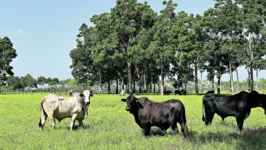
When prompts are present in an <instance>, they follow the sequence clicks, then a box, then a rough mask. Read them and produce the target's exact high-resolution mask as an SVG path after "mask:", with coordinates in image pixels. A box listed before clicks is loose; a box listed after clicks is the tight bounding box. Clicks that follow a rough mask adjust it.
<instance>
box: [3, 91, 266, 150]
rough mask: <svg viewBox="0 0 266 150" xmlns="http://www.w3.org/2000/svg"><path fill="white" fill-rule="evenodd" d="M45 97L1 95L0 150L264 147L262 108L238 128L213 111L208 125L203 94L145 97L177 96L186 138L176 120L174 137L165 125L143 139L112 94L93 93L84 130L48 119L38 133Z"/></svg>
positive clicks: (265, 129) (265, 130) (265, 128)
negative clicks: (182, 109) (163, 129)
mask: <svg viewBox="0 0 266 150" xmlns="http://www.w3.org/2000/svg"><path fill="white" fill-rule="evenodd" d="M44 95H45V94H38V93H35V94H15V95H11V94H10V95H0V149H4V150H6V149H12V150H15V149H27V150H28V149H49V150H50V149H56V150H57V149H71V150H73V149H110V150H112V149H115V150H117V149H122V150H126V149H133V150H135V149H136V150H139V149H146V150H152V149H159V150H166V149H184V150H188V149H206V150H211V149H222V150H229V149H252V150H254V149H266V140H265V139H266V116H265V115H264V111H263V109H261V108H256V109H252V112H251V115H250V117H249V118H247V119H246V120H245V123H244V130H243V131H242V132H240V131H239V130H238V128H237V126H236V121H235V119H234V118H233V117H228V118H226V119H225V122H222V121H221V118H220V117H219V116H217V115H215V117H214V120H213V123H212V125H211V126H208V127H206V126H205V125H204V123H203V122H202V120H201V116H202V107H201V106H202V105H201V102H202V96H174V95H169V96H156V95H149V96H148V97H149V98H150V99H152V100H154V101H164V100H167V99H170V98H177V99H180V100H181V101H182V102H183V103H184V105H185V108H186V117H187V126H188V130H189V134H190V136H189V138H187V139H185V138H184V137H183V135H182V134H181V131H180V126H179V124H178V127H179V131H180V132H179V134H178V135H172V134H171V129H170V128H169V129H168V130H167V134H166V135H164V136H162V135H161V134H160V130H159V129H158V128H156V127H153V128H152V135H151V136H150V137H148V138H147V137H144V136H143V135H142V133H141V129H140V128H139V126H138V125H137V124H136V123H135V121H134V118H133V116H132V115H131V114H129V113H128V112H127V111H126V110H125V107H126V103H123V102H121V101H120V99H121V98H122V97H120V96H116V95H97V94H96V95H94V97H92V100H91V104H90V106H89V117H88V118H87V119H85V120H84V124H85V126H86V128H85V129H83V128H77V130H75V131H72V132H71V131H69V124H70V119H64V120H63V121H61V122H60V123H59V122H58V121H57V122H56V129H51V128H50V127H49V121H48V120H47V122H46V124H45V127H44V131H40V129H39V127H38V123H39V117H40V112H39V109H40V108H39V106H40V100H41V98H42V97H43V96H44ZM137 97H140V96H137ZM76 125H78V124H77V122H76Z"/></svg>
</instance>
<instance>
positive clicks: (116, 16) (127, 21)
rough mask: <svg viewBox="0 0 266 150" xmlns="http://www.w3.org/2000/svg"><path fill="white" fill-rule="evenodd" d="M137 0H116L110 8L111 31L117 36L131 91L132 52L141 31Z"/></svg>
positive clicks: (140, 7) (140, 16) (139, 8)
mask: <svg viewBox="0 0 266 150" xmlns="http://www.w3.org/2000/svg"><path fill="white" fill-rule="evenodd" d="M142 5H145V4H141V3H137V0H117V1H116V6H115V7H114V8H112V9H111V14H110V15H111V20H112V24H113V31H115V32H116V35H117V37H118V46H119V48H118V49H119V52H120V53H121V54H122V55H123V58H124V60H126V63H127V73H128V75H127V76H128V89H129V91H132V61H133V60H132V53H131V52H130V51H131V46H132V45H134V42H135V40H136V36H137V35H138V33H139V32H140V31H141V27H142V26H141V25H142V24H141V23H142V13H143V11H142V10H141V9H142Z"/></svg>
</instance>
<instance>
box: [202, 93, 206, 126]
mask: <svg viewBox="0 0 266 150" xmlns="http://www.w3.org/2000/svg"><path fill="white" fill-rule="evenodd" d="M205 116H206V114H205V107H204V97H203V100H202V121H203V122H204V121H205Z"/></svg>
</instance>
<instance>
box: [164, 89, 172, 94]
mask: <svg viewBox="0 0 266 150" xmlns="http://www.w3.org/2000/svg"><path fill="white" fill-rule="evenodd" d="M170 93H172V92H171V91H170V90H166V91H164V94H165V95H169V94H170Z"/></svg>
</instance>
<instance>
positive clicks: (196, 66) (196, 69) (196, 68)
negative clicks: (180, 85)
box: [195, 63, 199, 95]
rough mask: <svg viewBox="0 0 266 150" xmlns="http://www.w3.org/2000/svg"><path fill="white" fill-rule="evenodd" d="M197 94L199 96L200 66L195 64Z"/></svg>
mask: <svg viewBox="0 0 266 150" xmlns="http://www.w3.org/2000/svg"><path fill="white" fill-rule="evenodd" d="M195 92H196V94H197V95H199V83H198V64H197V63H196V64H195Z"/></svg>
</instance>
